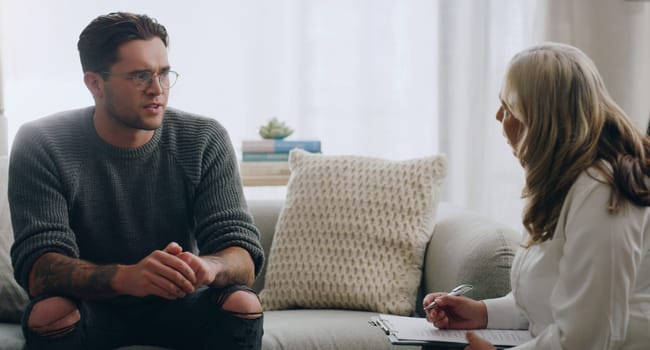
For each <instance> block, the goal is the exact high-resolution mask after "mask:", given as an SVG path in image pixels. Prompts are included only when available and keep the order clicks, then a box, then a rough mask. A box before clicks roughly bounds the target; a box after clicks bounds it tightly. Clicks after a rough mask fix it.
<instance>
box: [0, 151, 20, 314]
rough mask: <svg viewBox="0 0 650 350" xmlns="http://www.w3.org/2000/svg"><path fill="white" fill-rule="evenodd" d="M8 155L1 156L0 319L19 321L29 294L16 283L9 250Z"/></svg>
mask: <svg viewBox="0 0 650 350" xmlns="http://www.w3.org/2000/svg"><path fill="white" fill-rule="evenodd" d="M7 158H8V157H7V156H0V321H11V322H19V321H20V317H21V315H22V313H23V310H24V309H25V306H26V305H27V294H26V293H25V291H24V290H23V289H22V288H21V287H20V286H19V285H18V283H16V280H15V279H14V270H13V268H12V267H11V256H10V255H9V251H10V249H11V245H12V244H13V242H14V234H13V229H12V227H11V215H10V212H9V202H8V201H7V177H8V176H7V173H8V164H9V162H8V159H7Z"/></svg>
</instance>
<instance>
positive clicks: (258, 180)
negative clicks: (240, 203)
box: [242, 175, 289, 186]
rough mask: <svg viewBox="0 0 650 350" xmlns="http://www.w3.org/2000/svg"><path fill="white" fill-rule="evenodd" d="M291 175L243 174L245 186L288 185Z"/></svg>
mask: <svg viewBox="0 0 650 350" xmlns="http://www.w3.org/2000/svg"><path fill="white" fill-rule="evenodd" d="M287 182H289V175H259V176H250V175H249V176H242V184H243V185H244V186H286V185H287Z"/></svg>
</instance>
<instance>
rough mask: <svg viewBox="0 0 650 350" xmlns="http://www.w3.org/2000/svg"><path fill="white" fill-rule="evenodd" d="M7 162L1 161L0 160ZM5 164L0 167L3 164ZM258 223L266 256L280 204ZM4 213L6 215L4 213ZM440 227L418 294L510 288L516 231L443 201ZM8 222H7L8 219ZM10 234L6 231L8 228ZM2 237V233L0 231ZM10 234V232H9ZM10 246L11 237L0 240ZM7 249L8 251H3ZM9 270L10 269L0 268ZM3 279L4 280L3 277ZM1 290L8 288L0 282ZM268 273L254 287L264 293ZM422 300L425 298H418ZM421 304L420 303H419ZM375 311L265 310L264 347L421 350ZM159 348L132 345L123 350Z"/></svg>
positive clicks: (16, 336)
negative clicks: (393, 336) (378, 320)
mask: <svg viewBox="0 0 650 350" xmlns="http://www.w3.org/2000/svg"><path fill="white" fill-rule="evenodd" d="M3 161H4V162H6V158H5V159H2V158H1V157H0V162H3ZM0 164H1V163H0ZM0 170H1V171H2V173H0V180H2V181H0V185H1V186H4V187H0V215H1V216H0V220H8V219H7V217H6V215H7V213H6V205H7V204H6V178H5V179H2V177H6V164H5V166H3V167H0ZM249 207H250V210H251V212H252V213H253V216H254V219H255V224H256V225H257V226H258V227H259V229H260V232H261V238H262V244H263V246H264V250H265V252H267V254H268V252H269V251H270V246H271V242H272V240H273V233H274V228H275V223H276V220H277V218H278V215H279V213H280V210H281V208H282V201H280V200H277V201H250V202H249ZM2 211H5V213H3V212H2ZM436 221H437V224H436V226H435V229H434V232H433V235H432V238H431V240H430V241H429V244H428V247H427V253H426V257H425V261H424V273H423V276H422V285H421V291H420V294H421V295H422V293H425V292H429V291H445V290H450V289H451V288H453V287H454V286H456V285H458V284H460V283H470V284H473V285H474V287H475V288H474V290H472V291H471V292H470V293H469V294H468V295H469V296H471V297H474V298H488V297H496V296H501V295H504V294H506V293H507V292H508V291H509V290H510V282H509V271H510V266H511V262H512V258H513V255H514V250H515V249H516V245H517V242H518V241H519V234H518V233H516V232H514V231H513V230H512V229H510V228H507V227H505V226H503V225H500V224H498V223H495V222H494V221H492V220H490V219H488V218H484V217H481V216H479V215H477V214H475V213H473V212H470V211H467V210H463V209H460V208H457V207H454V206H452V205H450V204H449V203H444V202H443V203H441V204H440V206H439V209H438V213H437V220H436ZM4 223H5V224H6V223H7V222H6V221H4ZM5 231H6V230H5ZM0 233H1V232H0ZM5 233H6V232H5ZM0 244H5V245H6V244H7V239H4V240H2V239H0ZM3 251H4V253H3ZM7 252H8V247H1V246H0V258H2V255H3V254H5V257H4V259H0V263H1V264H3V265H6V263H7V260H6V253H7ZM0 267H1V268H2V272H6V269H7V268H8V266H0ZM0 278H6V273H2V274H1V275H0ZM1 282H3V281H0V286H3V285H5V284H1ZM263 286H264V271H262V274H261V276H260V278H259V279H258V280H257V282H256V283H255V288H256V289H257V290H261V289H262V288H263ZM1 292H2V291H0V297H1ZM420 298H421V297H420ZM4 302H5V300H2V299H0V303H4ZM418 304H419V302H418ZM375 314H376V313H373V312H362V311H348V310H304V309H303V310H283V311H267V312H265V315H264V317H265V321H264V338H263V348H264V349H265V350H276V349H277V350H280V349H281V350H310V349H332V350H334V349H336V350H348V349H349V350H353V349H354V350H362V349H373V350H375V349H400V350H409V349H418V347H409V346H399V347H397V346H392V345H391V344H390V343H389V342H388V340H387V338H386V336H385V335H384V334H382V333H381V332H380V331H379V330H378V329H376V328H374V327H371V326H370V325H369V324H368V322H367V321H368V318H369V317H370V316H372V315H375ZM23 344H24V340H23V337H22V333H21V329H20V325H19V324H18V323H7V322H5V323H0V350H2V349H7V350H13V349H21V348H22V346H23ZM126 349H129V350H144V349H156V348H152V347H143V346H132V347H127V348H123V349H122V350H126Z"/></svg>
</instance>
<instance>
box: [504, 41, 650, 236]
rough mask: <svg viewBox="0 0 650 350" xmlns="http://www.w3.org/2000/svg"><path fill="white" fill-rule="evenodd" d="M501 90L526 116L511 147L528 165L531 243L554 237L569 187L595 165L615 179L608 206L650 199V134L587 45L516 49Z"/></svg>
mask: <svg viewBox="0 0 650 350" xmlns="http://www.w3.org/2000/svg"><path fill="white" fill-rule="evenodd" d="M501 98H502V100H503V103H504V104H506V107H507V108H508V109H509V110H510V111H511V113H512V114H513V116H514V117H515V118H517V119H518V120H519V121H520V122H521V123H522V124H523V128H522V131H521V133H520V138H519V142H518V144H517V145H514V147H515V153H516V154H517V157H518V158H519V160H520V162H521V164H522V166H523V167H524V170H525V186H524V189H523V192H522V197H523V198H524V199H526V200H527V203H526V207H525V208H524V214H523V224H524V226H525V227H526V230H527V231H528V232H529V234H530V239H529V242H528V246H530V245H532V244H537V243H541V242H544V241H546V240H548V239H550V238H552V237H553V232H554V231H555V227H556V226H557V223H558V218H559V215H560V210H561V208H562V203H563V202H564V199H565V197H566V195H567V193H568V191H569V188H570V187H571V186H572V185H573V183H574V182H575V180H576V178H577V177H578V175H580V173H582V172H583V171H585V170H586V169H588V168H590V167H592V166H595V168H596V169H597V170H598V171H599V172H600V173H602V174H603V177H604V179H605V180H606V182H607V183H608V184H609V185H611V188H612V191H611V195H610V200H609V203H608V209H609V210H610V211H611V212H615V211H617V210H618V209H619V208H620V207H621V206H622V204H623V203H625V201H623V200H627V201H629V202H632V203H633V204H636V205H642V206H650V192H649V189H648V181H647V179H648V175H650V162H649V160H648V156H647V155H648V154H650V142H649V140H648V138H647V137H646V136H645V135H644V134H642V133H641V131H640V130H638V129H637V128H635V126H634V125H633V124H632V123H631V122H630V120H629V118H628V117H627V115H626V114H625V112H624V111H623V110H622V109H621V108H620V107H619V106H618V105H617V104H616V103H615V102H614V100H613V99H612V98H611V97H610V95H609V93H608V92H607V90H606V89H605V85H604V83H603V80H602V78H601V76H600V74H599V73H598V70H597V69H596V66H595V65H594V63H593V62H592V61H591V59H589V57H587V55H585V54H584V53H583V52H582V51H580V50H578V49H577V48H575V47H572V46H569V45H564V44H558V43H546V44H543V45H540V46H535V47H532V48H529V49H527V50H525V51H522V52H520V53H518V54H517V55H515V56H514V57H513V59H512V61H511V62H510V66H509V68H508V71H507V73H506V78H505V81H504V84H503V87H502V90H501Z"/></svg>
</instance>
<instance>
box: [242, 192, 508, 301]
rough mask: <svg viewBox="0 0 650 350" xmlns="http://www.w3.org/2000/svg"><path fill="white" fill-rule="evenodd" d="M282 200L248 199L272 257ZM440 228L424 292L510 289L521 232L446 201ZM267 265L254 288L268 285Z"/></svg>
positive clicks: (488, 293)
mask: <svg viewBox="0 0 650 350" xmlns="http://www.w3.org/2000/svg"><path fill="white" fill-rule="evenodd" d="M282 205H283V200H249V201H248V206H249V209H250V211H251V213H252V214H253V219H254V222H255V225H256V226H257V227H258V229H259V230H260V235H261V242H262V246H263V248H264V252H265V254H266V257H267V262H268V257H269V252H270V250H271V244H272V242H273V235H274V232H275V224H276V222H277V219H278V216H279V215H280V212H281V210H282ZM436 215H437V218H436V226H435V228H434V231H433V235H432V237H431V240H430V241H429V243H428V246H427V251H426V254H425V259H424V262H423V276H422V277H423V278H422V286H421V294H423V293H426V292H432V291H447V290H451V289H452V288H453V287H455V286H456V285H458V284H462V283H470V284H472V285H474V289H473V290H472V291H471V292H470V293H469V294H468V296H471V297H474V298H477V299H485V298H493V297H499V296H502V295H505V294H507V293H508V292H509V291H510V267H511V265H512V259H513V257H514V254H515V251H516V249H517V246H518V242H519V240H520V239H519V237H520V234H519V233H517V232H516V231H515V230H513V229H512V228H509V227H506V226H505V225H502V224H499V223H497V222H495V221H494V220H491V219H489V218H485V217H483V216H481V215H479V214H477V213H475V212H472V211H469V210H465V209H462V208H459V207H457V206H454V205H452V204H450V203H447V202H441V203H440V204H439V207H438V211H437V214H436ZM265 270H266V269H265V268H263V269H262V271H261V273H260V274H259V275H258V278H257V280H256V282H255V285H254V287H253V288H254V289H255V290H257V291H260V290H261V289H262V288H263V287H264V282H265Z"/></svg>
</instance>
